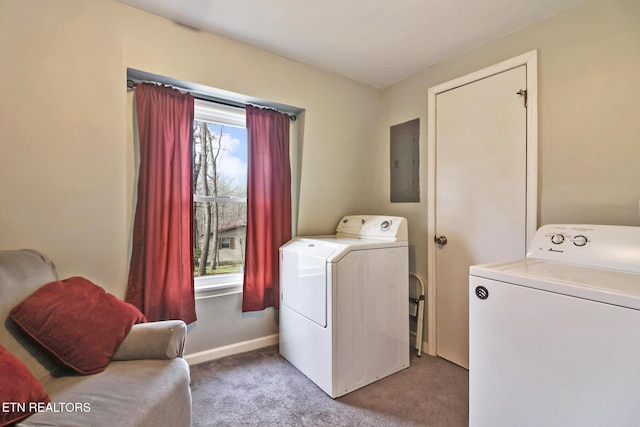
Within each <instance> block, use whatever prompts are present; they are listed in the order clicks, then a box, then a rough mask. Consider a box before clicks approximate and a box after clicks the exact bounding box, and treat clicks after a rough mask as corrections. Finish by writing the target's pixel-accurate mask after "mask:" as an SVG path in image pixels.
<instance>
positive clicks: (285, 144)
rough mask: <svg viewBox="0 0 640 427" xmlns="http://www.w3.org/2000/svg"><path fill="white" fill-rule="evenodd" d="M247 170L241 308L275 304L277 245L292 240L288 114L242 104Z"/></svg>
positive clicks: (277, 290)
mask: <svg viewBox="0 0 640 427" xmlns="http://www.w3.org/2000/svg"><path fill="white" fill-rule="evenodd" d="M246 111H247V137H248V145H249V159H248V161H249V171H248V178H247V244H246V249H245V250H246V256H245V271H244V292H243V294H242V311H243V312H247V311H260V310H263V309H265V308H267V307H275V308H276V309H277V308H279V300H280V283H279V276H280V275H279V263H278V258H279V255H278V249H279V248H280V246H281V245H282V244H283V243H285V242H287V241H288V240H289V239H291V166H290V164H289V116H287V115H286V114H281V113H278V112H277V111H273V110H269V109H262V108H258V107H253V106H247V110H246Z"/></svg>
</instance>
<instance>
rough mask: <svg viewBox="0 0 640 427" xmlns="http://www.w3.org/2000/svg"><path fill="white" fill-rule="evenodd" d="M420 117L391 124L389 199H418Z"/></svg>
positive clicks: (398, 200)
mask: <svg viewBox="0 0 640 427" xmlns="http://www.w3.org/2000/svg"><path fill="white" fill-rule="evenodd" d="M419 141H420V119H414V120H411V121H408V122H406V123H402V124H399V125H395V126H391V164H390V167H391V201H392V202H419V201H420V175H419V171H420V147H419Z"/></svg>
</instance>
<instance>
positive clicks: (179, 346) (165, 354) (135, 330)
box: [111, 320, 187, 360]
mask: <svg viewBox="0 0 640 427" xmlns="http://www.w3.org/2000/svg"><path fill="white" fill-rule="evenodd" d="M186 337H187V325H186V324H185V323H184V322H183V321H182V320H163V321H158V322H148V323H138V324H136V325H133V327H132V328H131V331H130V332H129V334H128V335H127V336H126V337H125V338H124V340H122V343H120V346H119V347H118V349H117V350H116V352H115V353H114V355H113V357H112V358H111V360H135V359H174V358H176V357H182V355H183V352H184V344H185V340H186Z"/></svg>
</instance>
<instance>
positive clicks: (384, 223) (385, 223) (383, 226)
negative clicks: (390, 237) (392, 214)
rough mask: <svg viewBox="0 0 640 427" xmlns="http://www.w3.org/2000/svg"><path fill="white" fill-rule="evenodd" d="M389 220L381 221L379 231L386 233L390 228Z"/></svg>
mask: <svg viewBox="0 0 640 427" xmlns="http://www.w3.org/2000/svg"><path fill="white" fill-rule="evenodd" d="M391 224H392V222H391V220H390V219H387V220H385V221H382V223H381V224H380V230H382V231H388V230H389V229H390V228H391Z"/></svg>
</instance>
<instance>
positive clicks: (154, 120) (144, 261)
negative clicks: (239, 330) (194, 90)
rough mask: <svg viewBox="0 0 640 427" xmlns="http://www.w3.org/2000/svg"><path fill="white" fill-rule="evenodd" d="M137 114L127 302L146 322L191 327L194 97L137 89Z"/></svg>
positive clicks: (193, 317)
mask: <svg viewBox="0 0 640 427" xmlns="http://www.w3.org/2000/svg"><path fill="white" fill-rule="evenodd" d="M136 111H137V115H138V133H139V140H140V171H139V174H138V175H139V177H138V201H137V205H136V213H135V219H134V225H133V241H132V253H131V264H130V266H129V282H128V287H127V295H126V301H127V302H130V303H132V304H133V305H135V306H136V307H138V308H139V309H140V311H142V312H143V313H144V315H145V316H146V317H147V319H148V320H150V321H153V320H168V319H181V320H183V321H185V322H186V323H191V322H193V321H195V320H196V313H195V298H194V292H193V249H192V244H191V238H192V237H191V236H192V227H193V220H192V215H191V213H192V200H193V194H192V187H191V183H192V173H191V151H192V148H191V134H192V128H193V97H192V96H191V95H189V94H182V93H180V92H179V91H178V90H176V89H171V88H168V87H161V86H157V85H153V84H146V83H145V84H139V85H138V86H137V87H136Z"/></svg>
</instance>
